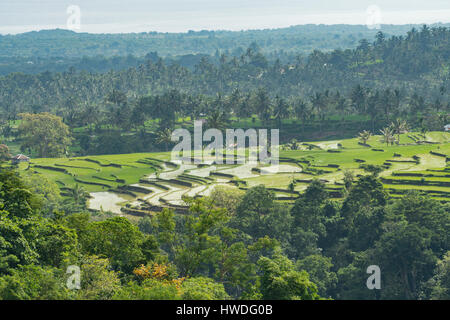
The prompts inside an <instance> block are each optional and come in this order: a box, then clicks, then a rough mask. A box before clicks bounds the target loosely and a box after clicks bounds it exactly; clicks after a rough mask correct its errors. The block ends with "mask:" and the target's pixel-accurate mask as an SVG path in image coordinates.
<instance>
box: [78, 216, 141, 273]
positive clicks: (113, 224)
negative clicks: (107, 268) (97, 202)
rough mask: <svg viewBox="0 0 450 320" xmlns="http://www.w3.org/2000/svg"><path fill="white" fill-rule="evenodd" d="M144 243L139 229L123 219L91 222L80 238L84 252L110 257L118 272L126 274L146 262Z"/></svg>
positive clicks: (116, 218) (115, 218)
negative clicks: (143, 250) (143, 249)
mask: <svg viewBox="0 0 450 320" xmlns="http://www.w3.org/2000/svg"><path fill="white" fill-rule="evenodd" d="M143 241H144V237H143V235H142V233H140V231H139V229H138V228H137V227H136V226H134V225H133V224H131V223H130V222H129V221H128V220H127V219H126V218H122V217H114V218H111V219H108V220H105V221H99V222H91V223H89V224H88V226H87V228H86V230H85V234H83V235H82V236H81V237H80V242H81V245H82V248H83V251H85V252H86V253H88V254H92V255H99V256H104V257H108V258H109V259H111V264H112V266H113V267H114V268H115V269H116V270H120V271H124V272H131V271H132V270H133V268H134V267H136V266H137V265H139V264H140V263H142V262H144V254H143V252H142V244H143Z"/></svg>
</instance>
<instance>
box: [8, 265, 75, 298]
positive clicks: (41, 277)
mask: <svg viewBox="0 0 450 320" xmlns="http://www.w3.org/2000/svg"><path fill="white" fill-rule="evenodd" d="M70 298H72V294H71V293H70V292H69V290H68V289H67V288H66V287H65V281H64V279H63V277H62V276H61V272H60V271H59V270H57V269H53V268H46V267H41V266H37V265H28V266H21V267H19V268H17V269H14V270H12V272H11V274H10V275H6V276H2V277H0V299H4V300H64V299H70Z"/></svg>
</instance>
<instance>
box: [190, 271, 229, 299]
mask: <svg viewBox="0 0 450 320" xmlns="http://www.w3.org/2000/svg"><path fill="white" fill-rule="evenodd" d="M182 291H183V294H182V299H183V300H226V299H229V296H228V294H227V293H226V292H225V289H224V287H223V285H222V284H220V283H216V282H214V280H212V279H209V278H205V277H197V278H189V279H187V280H185V281H184V282H183V285H182Z"/></svg>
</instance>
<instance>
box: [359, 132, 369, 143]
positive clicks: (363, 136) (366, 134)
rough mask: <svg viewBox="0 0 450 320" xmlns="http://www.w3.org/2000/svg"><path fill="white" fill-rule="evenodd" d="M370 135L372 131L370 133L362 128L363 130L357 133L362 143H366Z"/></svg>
mask: <svg viewBox="0 0 450 320" xmlns="http://www.w3.org/2000/svg"><path fill="white" fill-rule="evenodd" d="M371 136H372V133H370V131H367V130H364V131H363V132H360V133H359V135H358V138H359V140H360V142H361V143H362V144H364V145H366V144H367V141H369V139H370V137H371Z"/></svg>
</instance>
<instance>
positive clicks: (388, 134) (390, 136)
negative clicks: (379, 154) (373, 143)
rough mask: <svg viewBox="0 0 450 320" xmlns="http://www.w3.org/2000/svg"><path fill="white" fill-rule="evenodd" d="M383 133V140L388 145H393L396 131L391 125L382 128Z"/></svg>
mask: <svg viewBox="0 0 450 320" xmlns="http://www.w3.org/2000/svg"><path fill="white" fill-rule="evenodd" d="M380 132H381V135H382V136H383V139H382V140H381V141H382V142H384V143H386V145H389V144H391V145H393V144H394V141H395V136H394V131H393V130H392V128H391V127H386V128H384V129H382V130H380Z"/></svg>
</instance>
